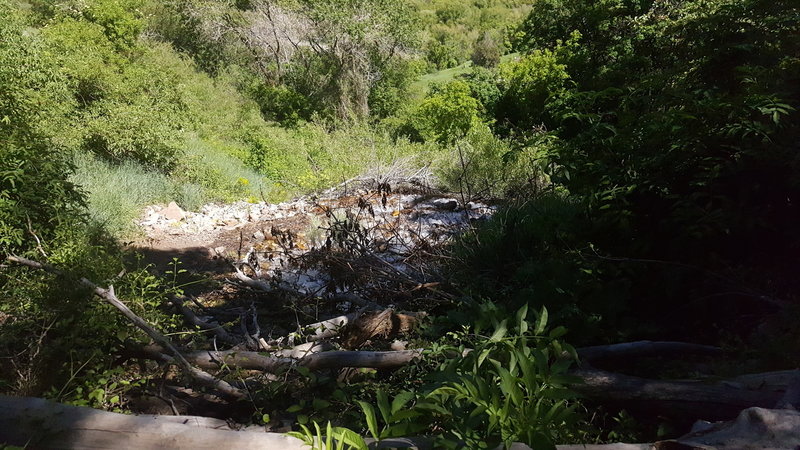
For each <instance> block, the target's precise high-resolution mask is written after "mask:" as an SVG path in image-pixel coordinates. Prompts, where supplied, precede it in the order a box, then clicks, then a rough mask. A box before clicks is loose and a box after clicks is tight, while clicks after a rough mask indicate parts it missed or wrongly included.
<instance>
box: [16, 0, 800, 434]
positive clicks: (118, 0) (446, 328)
mask: <svg viewBox="0 0 800 450" xmlns="http://www.w3.org/2000/svg"><path fill="white" fill-rule="evenodd" d="M511 52H513V53H511ZM798 55H800V6H798V5H797V4H796V2H794V1H792V0H770V1H768V0H669V1H668V0H632V1H628V0H601V1H592V0H537V1H536V2H533V3H532V4H530V5H528V4H523V3H522V2H518V1H495V0H475V1H471V2H467V3H464V2H457V1H454V0H434V1H416V0H409V1H391V0H324V1H312V0H236V1H227V0H226V1H217V0H179V1H170V2H157V1H152V0H80V1H78V0H59V1H44V0H31V1H29V2H21V1H16V0H0V255H6V254H19V255H23V256H35V257H37V258H40V259H46V260H48V261H49V262H51V263H54V264H58V265H59V266H60V267H62V268H64V270H65V275H64V276H62V277H58V278H57V279H55V278H54V277H50V276H47V275H43V274H33V273H31V272H29V271H26V270H22V269H19V268H15V267H5V266H4V265H3V266H0V291H2V294H0V343H1V344H0V355H2V356H3V358H5V359H4V360H8V361H9V364H3V365H2V367H0V391H2V392H11V393H16V394H30V395H47V396H50V397H52V398H55V399H58V400H63V401H71V402H73V403H77V404H84V405H91V406H95V407H102V408H111V409H113V408H120V407H121V405H122V404H123V403H124V402H123V398H124V395H125V393H126V392H127V390H128V389H130V388H131V386H133V385H135V384H137V383H139V384H146V382H147V379H148V377H149V374H147V373H139V372H137V369H134V368H130V367H127V366H123V365H119V364H115V359H116V355H117V354H119V353H120V352H121V351H122V349H123V348H125V346H126V341H128V342H127V343H130V342H133V341H142V340H143V336H142V335H141V334H140V333H139V332H138V331H136V330H134V329H133V328H132V327H131V326H130V325H128V324H125V323H123V322H122V320H120V319H116V318H112V319H109V317H113V315H112V314H111V313H110V312H109V311H108V308H107V307H106V306H103V305H101V304H99V303H97V302H95V301H93V300H91V298H90V296H89V295H88V293H87V292H85V291H84V290H82V289H79V288H77V287H76V286H77V285H76V283H75V280H76V278H77V277H78V276H79V275H80V276H88V277H89V278H92V279H94V280H96V281H98V282H101V284H114V285H115V287H116V289H117V293H118V294H119V296H120V297H121V298H122V299H123V300H124V301H126V302H127V303H128V304H129V305H131V307H132V308H133V309H134V310H135V311H136V312H137V313H138V314H141V315H142V316H144V317H145V318H147V319H148V321H150V322H151V323H153V324H155V325H156V326H158V327H159V328H160V329H161V330H162V331H174V332H176V333H182V334H186V335H191V333H192V332H193V330H189V329H186V328H185V327H184V326H183V325H182V324H181V323H180V322H179V321H178V320H177V319H176V318H175V317H174V316H173V315H172V312H171V310H170V309H168V308H166V307H165V302H164V300H165V298H167V296H168V295H170V294H175V293H178V292H180V290H181V286H180V283H179V282H178V281H177V280H178V277H177V274H178V273H179V272H181V269H180V268H179V264H178V262H177V261H176V262H174V264H173V267H172V268H171V274H168V276H166V277H163V276H160V275H158V274H155V273H152V271H151V270H149V268H147V267H142V266H143V264H141V263H140V262H138V260H137V258H136V257H135V256H133V255H129V254H127V253H126V252H125V251H123V250H121V246H120V244H119V241H120V240H122V239H126V238H131V237H136V235H135V233H136V227H135V224H134V219H135V218H136V217H137V216H138V215H139V214H140V213H141V209H142V208H143V206H145V205H148V204H153V203H167V202H169V201H173V200H174V201H176V202H178V204H180V205H181V206H182V207H184V208H187V209H196V208H199V207H200V206H201V205H203V204H204V203H207V202H211V201H233V200H248V201H259V200H268V201H276V200H283V199H285V198H288V197H290V196H293V195H296V194H300V193H307V192H311V191H314V190H318V189H322V188H326V187H329V186H331V185H334V184H336V183H338V182H340V181H342V180H343V179H347V178H350V177H352V176H354V175H356V174H358V173H359V172H361V171H364V170H366V169H367V168H369V167H370V166H374V165H380V164H382V163H389V162H392V161H395V160H400V159H402V160H403V161H404V163H406V164H411V165H415V166H417V167H422V166H426V167H429V168H431V169H432V170H433V172H435V174H436V175H437V176H438V179H439V181H440V183H441V187H443V188H444V189H447V190H450V191H452V192H454V193H457V194H458V196H459V197H460V199H461V200H463V201H464V202H467V201H470V200H477V199H482V200H491V201H495V202H497V203H498V204H501V205H502V206H503V209H502V210H501V212H499V213H498V214H497V215H496V216H495V218H494V219H493V220H491V221H489V222H488V223H486V224H483V225H482V226H479V227H477V228H476V230H474V232H470V233H466V234H464V235H463V236H461V238H460V239H458V241H457V242H456V243H455V244H454V245H453V247H452V248H450V249H449V252H450V253H449V255H447V259H448V261H451V262H452V264H450V266H449V267H447V268H446V269H447V274H448V276H449V278H450V280H451V283H450V286H448V287H447V289H450V292H451V293H452V298H453V299H454V300H453V301H452V303H451V304H448V305H445V306H442V307H440V308H438V309H436V310H435V311H429V312H430V313H431V314H432V315H433V316H434V318H433V319H432V320H431V324H430V325H429V326H428V327H427V328H425V329H424V330H422V332H421V336H420V340H421V344H420V345H424V346H427V347H428V348H429V351H428V353H427V354H426V355H427V356H428V357H429V358H428V361H429V362H428V363H427V365H425V364H421V365H419V366H416V367H410V368H406V369H403V370H402V371H400V372H398V373H396V374H380V375H375V374H372V375H370V376H367V377H365V378H364V379H363V380H364V381H359V382H354V383H352V384H347V383H342V382H337V381H336V380H331V379H330V378H327V377H324V376H320V377H315V376H314V375H313V374H305V375H306V376H307V379H305V380H304V381H301V382H296V383H297V385H299V386H300V387H301V388H306V389H307V390H308V391H310V392H312V393H313V394H314V395H313V396H303V394H298V393H296V392H295V393H292V394H291V395H287V392H289V390H290V389H291V388H293V387H297V386H296V385H292V384H290V383H285V384H281V383H273V384H270V385H269V386H265V387H264V389H263V390H262V391H259V392H258V393H257V394H256V395H255V397H254V404H253V407H254V409H255V410H256V411H259V412H261V410H262V409H264V410H266V408H268V406H264V405H274V404H277V405H280V407H282V408H288V409H289V410H290V411H289V412H290V413H291V414H295V416H293V417H297V421H298V424H300V425H303V426H307V425H311V426H313V424H311V423H310V422H311V421H328V420H331V421H333V425H331V426H330V428H329V431H327V434H328V435H332V434H336V435H338V436H340V437H342V439H345V438H346V439H350V440H351V441H353V442H355V440H354V439H356V437H357V436H356V433H353V432H351V431H350V430H347V429H345V428H341V426H344V427H348V428H352V429H353V430H356V431H358V432H360V433H361V434H363V435H365V434H367V433H368V434H371V435H372V436H373V437H375V438H382V437H387V436H399V435H404V434H409V433H430V434H434V435H436V437H437V439H438V440H437V443H439V444H441V445H442V446H458V445H459V444H463V443H467V444H468V445H469V446H470V447H475V448H480V447H481V446H490V447H491V446H494V445H497V444H508V443H509V442H512V441H515V440H519V441H524V442H526V443H531V444H534V443H535V444H538V445H542V446H544V447H550V446H552V445H553V444H554V443H561V442H566V441H578V440H582V441H593V440H594V441H597V440H602V439H604V438H605V437H607V436H611V435H610V434H607V433H606V434H604V432H603V431H601V430H598V429H596V428H595V427H594V425H593V424H592V423H590V419H589V418H587V417H586V416H584V415H583V414H582V413H581V411H582V408H581V406H580V404H579V403H578V402H577V401H576V400H575V396H574V395H573V394H572V393H571V392H569V391H568V390H567V389H566V386H567V385H568V384H569V383H570V382H571V381H572V380H571V379H570V378H569V377H568V376H566V372H567V369H568V368H569V365H570V364H571V363H572V360H571V359H569V358H562V356H563V355H565V354H568V353H570V349H571V347H570V346H569V345H567V344H565V343H563V342H562V339H563V337H564V333H565V332H566V329H565V328H563V326H566V327H567V328H569V330H570V334H568V335H566V336H567V339H568V340H569V341H570V342H573V343H575V344H581V345H583V344H587V345H593V344H597V343H606V342H619V341H623V340H632V339H639V338H653V339H656V338H664V339H680V340H692V341H700V342H708V343H714V344H725V345H737V346H740V347H741V348H742V349H743V351H742V353H743V354H747V355H750V353H747V351H748V350H752V349H759V352H758V357H757V358H751V359H750V360H748V364H751V365H753V366H755V367H759V368H773V367H774V368H785V367H784V366H786V365H787V364H789V365H793V364H796V362H792V361H787V359H788V357H787V355H792V354H795V353H793V352H796V351H798V347H797V346H796V342H797V340H796V339H790V338H796V337H798V336H800V327H798V326H797V324H796V323H793V321H791V320H790V318H788V317H789V316H791V314H785V311H784V313H783V314H776V311H775V309H774V308H775V306H774V305H776V304H784V305H790V307H791V308H797V307H798V298H797V295H796V292H797V288H798V287H800V284H798V281H797V279H796V277H795V275H794V274H795V272H796V271H797V270H798V263H797V261H796V254H797V252H798V250H800V239H798V237H797V236H796V233H795V229H796V228H797V225H798V223H800V211H798V205H797V203H798V202H799V201H800V159H798V151H800V144H798V143H800V120H798V114H800V112H798V111H797V110H798V109H799V108H800V57H798ZM470 60H471V61H470ZM437 70H438V71H437ZM426 72H432V73H427V74H426ZM529 310H530V311H536V312H537V314H536V317H535V318H534V319H533V320H528V313H527V312H528V311H529ZM548 311H549V313H548ZM531 315H532V314H531ZM767 321H773V322H771V323H774V322H777V323H778V324H779V325H780V326H778V327H773V328H772V331H770V327H762V326H761V325H763V324H764V323H765V322H767ZM548 322H549V323H554V324H555V325H554V326H548ZM751 330H756V331H755V332H751ZM482 333H483V334H488V336H484V335H483V334H482ZM721 336H722V337H721ZM187 339H189V340H190V339H191V337H188V338H187ZM765 348H766V349H767V350H765V351H762V350H764V349H765ZM469 349H471V350H472V351H471V352H470V351H467V350H469ZM453 354H456V355H460V356H457V357H453ZM773 356H774V357H773ZM743 358H744V357H743ZM303 383H305V384H303ZM300 390H302V389H300ZM317 394H319V395H317ZM312 397H313V398H312ZM316 397H319V398H318V399H317V398H316ZM390 399H391V400H390ZM286 402H296V403H295V404H292V405H288V404H285V403H286ZM376 408H377V409H376ZM296 413H299V414H296ZM268 415H269V414H265V415H264V416H268ZM264 416H262V417H264ZM595 420H600V419H598V418H597V417H595ZM263 421H266V419H264V420H263ZM314 423H316V422H314ZM334 425H335V426H336V427H334ZM295 429H297V428H295ZM314 431H316V432H317V434H318V435H319V437H323V435H324V434H325V433H323V432H322V429H321V428H320V429H316V428H315V429H314V430H312V429H311V428H309V427H306V428H305V433H301V434H300V436H303V437H304V438H308V439H311V438H313V435H314ZM309 436H310V437H309ZM354 445H355V444H354ZM359 445H360V444H359Z"/></svg>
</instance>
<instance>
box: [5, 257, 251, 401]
mask: <svg viewBox="0 0 800 450" xmlns="http://www.w3.org/2000/svg"><path fill="white" fill-rule="evenodd" d="M7 259H8V261H11V262H14V263H17V264H21V265H24V266H28V267H31V268H34V269H39V270H44V271H47V272H50V273H53V274H55V275H63V273H62V272H61V271H60V270H58V269H56V268H54V267H52V266H49V265H46V264H42V263H39V262H36V261H31V260H29V259H25V258H21V257H18V256H9V257H8V258H7ZM80 283H81V284H82V285H84V286H86V287H88V288H89V289H91V290H92V291H93V292H94V294H95V295H97V296H98V297H100V298H101V299H103V300H105V301H106V303H108V304H110V305H111V306H113V307H114V308H116V309H117V310H118V311H119V312H120V313H121V314H122V315H123V316H125V318H127V319H128V320H129V321H130V322H132V323H133V324H134V325H136V326H137V327H138V328H139V329H141V330H142V331H144V332H145V333H147V335H148V336H150V337H151V338H152V339H153V340H154V341H156V342H157V343H158V344H160V345H162V346H163V347H165V348H166V349H167V350H168V351H169V353H170V354H172V356H173V360H174V361H175V362H176V363H177V364H178V366H180V367H181V369H183V371H184V372H185V373H186V374H187V375H188V376H189V377H191V378H192V379H194V380H195V381H197V382H198V383H200V384H201V385H204V386H211V387H213V388H215V389H217V390H219V391H220V392H221V393H222V394H224V395H226V396H228V397H231V398H235V399H242V398H245V396H246V395H245V393H244V392H242V391H241V390H240V389H237V388H235V387H233V386H231V385H230V384H228V383H227V382H225V381H223V380H218V379H216V378H214V377H213V376H211V375H210V374H209V373H207V372H204V371H202V370H200V369H198V368H196V367H194V366H192V365H191V364H190V363H189V362H188V361H187V360H186V358H184V357H183V355H182V354H181V352H180V351H178V349H177V348H176V347H175V346H174V345H173V344H172V342H171V341H170V340H169V338H167V337H166V336H164V335H162V334H161V333H159V332H158V331H157V330H156V329H155V328H153V327H152V326H150V324H149V323H147V322H146V321H145V320H144V319H142V318H141V317H139V316H137V315H136V314H135V313H134V312H133V311H131V310H130V309H129V308H128V307H127V306H126V305H125V304H124V303H122V302H121V301H120V300H119V299H118V298H117V296H116V294H115V293H114V286H110V287H109V288H108V289H103V288H101V287H99V286H97V285H96V284H94V283H92V282H91V281H89V280H87V279H86V278H81V279H80Z"/></svg>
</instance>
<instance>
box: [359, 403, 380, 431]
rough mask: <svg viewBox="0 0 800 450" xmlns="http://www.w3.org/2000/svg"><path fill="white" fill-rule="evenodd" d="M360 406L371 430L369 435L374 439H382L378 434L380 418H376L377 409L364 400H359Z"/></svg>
mask: <svg viewBox="0 0 800 450" xmlns="http://www.w3.org/2000/svg"><path fill="white" fill-rule="evenodd" d="M358 404H359V405H360V406H361V409H362V410H363V411H364V418H365V419H366V421H367V428H369V434H371V435H372V437H373V438H375V439H380V436H379V434H378V418H377V417H376V416H375V408H373V407H372V405H370V404H369V403H367V402H365V401H363V400H359V401H358Z"/></svg>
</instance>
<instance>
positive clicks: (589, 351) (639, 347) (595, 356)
mask: <svg viewBox="0 0 800 450" xmlns="http://www.w3.org/2000/svg"><path fill="white" fill-rule="evenodd" d="M577 352H578V356H580V358H581V361H596V360H601V359H618V358H641V357H652V356H676V355H677V356H683V355H687V354H692V355H707V356H720V355H722V349H721V348H719V347H714V346H711V345H699V344H689V343H686V342H670V341H636V342H625V343H622V344H611V345H596V346H592V347H582V348H580V349H577Z"/></svg>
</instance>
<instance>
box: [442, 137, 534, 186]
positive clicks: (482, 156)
mask: <svg viewBox="0 0 800 450" xmlns="http://www.w3.org/2000/svg"><path fill="white" fill-rule="evenodd" d="M546 151H547V150H546V148H545V145H531V146H528V147H525V148H513V147H512V144H511V143H510V142H509V141H507V140H503V139H501V138H499V137H497V136H495V135H494V134H492V131H491V129H490V128H489V127H488V126H487V125H484V124H480V125H477V126H475V127H473V128H472V129H471V130H470V131H469V132H468V133H467V135H466V136H465V137H464V138H463V139H460V140H458V141H456V142H455V143H454V145H453V147H452V148H451V149H449V150H448V151H443V152H442V153H441V155H440V156H439V158H438V160H437V164H436V169H437V171H436V172H437V175H438V176H439V178H440V180H441V181H442V183H443V184H444V186H445V187H446V188H447V189H448V190H451V191H453V192H460V193H461V194H462V195H464V198H465V199H466V200H477V199H483V200H487V199H496V198H508V199H510V198H515V197H523V198H528V197H530V196H532V195H535V194H536V193H537V192H538V191H540V190H541V189H542V188H543V186H544V185H545V182H546V179H545V175H544V173H545V170H544V159H545V155H546Z"/></svg>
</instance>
